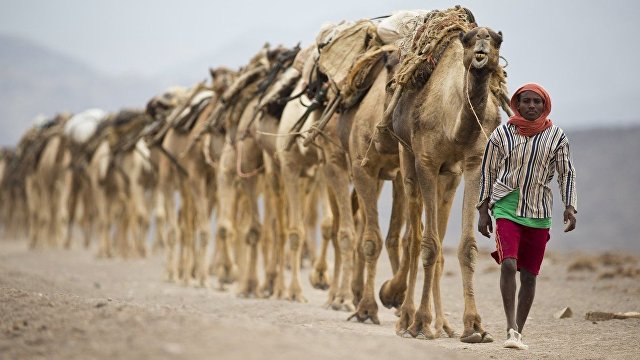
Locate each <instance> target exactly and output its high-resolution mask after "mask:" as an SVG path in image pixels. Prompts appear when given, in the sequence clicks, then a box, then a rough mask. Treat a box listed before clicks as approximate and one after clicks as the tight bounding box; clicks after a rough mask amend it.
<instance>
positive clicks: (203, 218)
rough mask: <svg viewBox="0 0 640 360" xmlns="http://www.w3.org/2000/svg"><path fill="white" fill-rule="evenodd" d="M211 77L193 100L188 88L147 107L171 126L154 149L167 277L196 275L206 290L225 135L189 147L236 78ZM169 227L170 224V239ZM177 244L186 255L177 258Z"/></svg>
mask: <svg viewBox="0 0 640 360" xmlns="http://www.w3.org/2000/svg"><path fill="white" fill-rule="evenodd" d="M210 74H211V78H212V86H211V90H207V89H199V88H198V87H196V88H194V89H193V90H192V94H191V95H192V96H191V98H188V94H187V92H186V90H183V89H177V90H176V89H174V90H172V91H168V92H167V93H166V94H164V95H163V96H164V99H162V97H156V98H154V99H152V100H151V101H150V102H149V104H148V106H147V112H148V113H150V114H151V115H152V116H154V117H155V118H156V119H157V120H159V121H160V122H162V123H165V124H164V126H167V127H168V129H167V131H166V134H163V135H164V137H163V138H161V139H160V141H161V142H162V143H161V144H158V145H159V146H154V147H152V149H153V151H154V152H156V153H158V152H160V154H158V155H157V156H158V158H159V160H158V194H157V203H156V205H157V208H156V217H157V227H158V230H157V231H158V236H159V239H156V240H157V241H158V242H159V243H165V244H166V247H167V249H166V256H167V260H166V262H167V265H166V266H167V267H166V268H167V279H168V280H169V281H177V280H178V278H180V279H182V282H183V284H185V285H189V284H191V283H193V280H194V277H195V279H196V280H197V281H196V284H197V285H199V286H202V287H209V286H210V285H209V274H210V270H209V267H208V265H207V247H208V244H209V239H210V237H211V229H210V227H211V225H210V219H211V215H212V212H213V209H214V207H216V203H217V195H216V194H217V185H216V180H215V179H216V177H217V165H216V164H217V162H218V159H219V158H220V154H221V148H222V143H223V140H222V139H223V137H224V133H221V132H216V133H211V134H207V135H206V136H204V137H203V138H202V139H199V140H198V141H197V142H196V144H195V145H193V146H190V145H189V143H190V141H191V139H192V138H193V136H194V135H193V133H195V132H199V131H201V128H202V127H203V126H205V124H206V123H207V121H208V118H209V116H210V114H211V112H212V111H213V109H214V108H215V106H216V105H217V104H218V101H219V97H220V95H221V94H222V93H223V92H224V91H225V90H226V88H227V87H228V86H229V85H230V83H231V80H232V79H233V78H234V77H235V72H234V71H231V70H229V69H227V68H223V67H221V68H218V69H215V70H214V69H210ZM182 120H185V121H186V122H191V125H190V126H187V127H189V129H185V128H181V127H180V126H179V124H180V122H181V121H182ZM155 142H156V143H157V142H158V140H155ZM187 148H188V149H187ZM185 149H186V150H185ZM158 150H160V151H158ZM174 190H178V191H179V193H180V199H181V205H180V209H179V210H178V209H177V208H176V206H175V202H174V197H173V192H174ZM167 222H168V224H167ZM165 225H168V232H167V233H166V235H165V229H164V228H165ZM165 239H166V241H165ZM176 245H179V251H180V253H179V258H178V259H177V260H176V256H175V247H176Z"/></svg>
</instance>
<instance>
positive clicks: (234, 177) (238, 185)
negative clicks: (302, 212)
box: [213, 47, 299, 297]
mask: <svg viewBox="0 0 640 360" xmlns="http://www.w3.org/2000/svg"><path fill="white" fill-rule="evenodd" d="M298 50H299V49H298V48H297V47H296V48H294V49H291V50H288V49H286V48H283V47H277V48H275V49H272V50H271V49H269V48H268V47H265V48H263V49H262V51H261V52H260V53H259V54H258V55H256V56H255V57H254V58H253V59H252V60H251V62H250V64H249V66H248V67H247V68H245V69H244V71H243V73H242V74H241V76H239V77H238V79H237V83H236V84H233V85H232V86H231V88H230V92H229V93H225V94H224V95H223V97H225V98H227V99H232V101H227V102H225V103H223V104H222V105H224V107H225V108H230V109H227V110H226V114H224V122H225V123H226V125H225V126H226V129H227V136H226V137H225V144H224V146H223V150H222V154H221V157H220V166H219V169H220V171H219V174H218V187H219V190H220V197H219V202H220V212H219V216H218V219H217V220H218V222H217V238H218V240H219V241H218V243H217V244H219V245H220V250H219V252H218V253H219V254H220V257H219V258H218V259H217V260H218V261H219V262H218V264H217V265H216V266H217V268H218V270H217V272H218V280H219V282H220V287H221V288H222V287H223V285H224V283H225V282H228V280H230V279H229V274H233V273H234V272H235V271H236V270H235V268H236V267H237V268H239V270H240V272H241V274H240V275H239V277H240V285H239V291H238V295H240V296H243V297H249V296H255V297H258V296H271V295H274V293H278V294H276V296H280V295H279V294H280V293H281V291H280V290H276V288H278V289H279V288H280V285H279V284H281V281H282V277H281V276H282V271H281V270H282V266H279V264H280V263H282V262H283V255H282V253H281V251H280V247H281V246H282V244H283V240H282V236H283V235H282V234H283V230H282V227H283V222H284V214H283V210H284V203H283V198H282V195H281V193H282V191H281V188H282V184H281V180H280V179H281V178H280V173H279V167H278V166H277V164H275V162H274V160H273V154H274V152H275V142H276V140H275V138H274V137H272V136H268V135H264V134H272V133H275V132H276V131H277V128H278V122H279V118H280V113H281V112H282V108H283V105H281V104H280V103H278V99H279V98H281V97H285V96H288V95H289V93H290V92H291V90H292V88H291V85H288V84H291V83H293V82H294V81H295V80H296V79H297V78H298V77H299V74H291V73H290V72H286V71H289V70H287V69H288V68H289V66H290V64H291V62H292V61H293V57H294V56H295V55H296V54H297V52H298ZM290 77H292V78H290ZM281 78H282V81H280V79H281ZM238 84H243V85H242V86H239V85H238ZM276 84H277V85H278V86H276ZM234 89H238V92H236V93H233V92H232V90H234ZM221 110H223V109H217V111H221ZM234 113H235V114H234ZM220 116H222V115H220ZM213 120H214V122H217V123H218V124H219V123H221V122H222V121H220V120H218V119H216V118H215V116H214V119H213ZM213 127H214V128H215V127H216V126H215V125H214V126H213ZM262 174H264V176H263V178H264V180H265V181H263V182H262V186H263V188H262V190H263V191H262V193H264V195H265V202H266V203H271V204H273V208H272V209H273V210H275V211H273V212H269V213H268V214H265V219H266V220H267V221H266V225H267V226H266V227H265V226H263V223H262V222H261V221H260V216H259V212H258V202H257V201H258V197H259V194H260V193H261V191H260V190H261V188H260V185H261V184H260V181H259V180H260V178H261V175H262ZM241 200H242V201H241ZM241 206H246V210H245V212H244V213H245V214H246V215H248V216H245V217H244V219H243V220H245V221H241V222H238V215H239V211H240V210H241V208H240V207H241ZM247 212H248V213H247ZM267 215H268V217H267ZM234 239H236V241H237V239H243V240H244V246H246V250H247V252H246V253H244V252H242V251H236V256H237V257H238V256H239V257H238V259H237V260H238V261H237V263H235V264H234V263H233V261H232V259H231V256H230V255H229V249H230V246H231V244H232V242H233V241H234ZM268 241H270V242H271V243H267V242H268ZM260 243H263V246H262V248H263V255H264V262H263V263H264V265H265V272H266V279H265V283H264V285H263V286H262V287H260V288H258V275H257V264H258V246H259V244H260ZM238 247H242V244H241V242H240V241H237V242H236V248H238Z"/></svg>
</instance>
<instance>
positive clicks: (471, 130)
mask: <svg viewBox="0 0 640 360" xmlns="http://www.w3.org/2000/svg"><path fill="white" fill-rule="evenodd" d="M489 79H490V74H489V73H487V72H484V71H483V72H479V73H478V72H475V71H473V70H472V71H468V72H466V73H465V76H464V82H465V83H464V87H463V89H464V90H463V97H464V99H463V103H462V109H461V110H460V116H459V118H458V121H457V122H456V127H455V132H454V140H455V141H456V142H457V143H461V144H467V143H470V142H473V141H475V140H476V139H477V137H478V135H480V133H481V131H480V126H479V124H478V122H480V124H483V123H484V118H485V110H486V108H487V101H488V100H489ZM476 116H477V117H476ZM483 126H484V124H483ZM485 131H487V130H486V129H485Z"/></svg>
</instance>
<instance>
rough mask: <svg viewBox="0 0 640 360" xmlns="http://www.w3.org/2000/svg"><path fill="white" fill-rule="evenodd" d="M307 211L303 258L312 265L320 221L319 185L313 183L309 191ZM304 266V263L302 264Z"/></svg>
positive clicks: (314, 259) (314, 258)
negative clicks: (317, 227) (318, 222)
mask: <svg viewBox="0 0 640 360" xmlns="http://www.w3.org/2000/svg"><path fill="white" fill-rule="evenodd" d="M308 191H309V193H308V195H307V206H306V207H305V209H306V210H307V211H306V212H305V215H304V223H305V226H306V227H307V236H306V237H305V241H304V243H303V248H302V258H303V259H308V260H309V263H310V264H313V263H315V261H316V255H317V254H316V226H317V221H318V191H320V189H319V188H318V184H316V183H315V182H313V183H311V189H308ZM302 265H303V266H304V261H303V262H302Z"/></svg>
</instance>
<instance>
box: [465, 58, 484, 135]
mask: <svg viewBox="0 0 640 360" xmlns="http://www.w3.org/2000/svg"><path fill="white" fill-rule="evenodd" d="M472 63H473V62H470V63H469V67H468V68H467V73H466V78H467V81H466V83H467V84H466V85H467V86H466V87H467V91H465V93H466V94H467V101H468V102H469V107H470V108H471V111H472V112H473V116H475V117H476V121H477V122H478V126H480V130H482V135H484V138H485V139H486V140H487V141H489V136H487V132H486V131H484V128H483V127H482V124H481V123H480V118H479V117H478V114H476V110H475V109H474V108H473V105H472V104H471V97H470V96H469V74H470V73H471V64H472Z"/></svg>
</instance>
